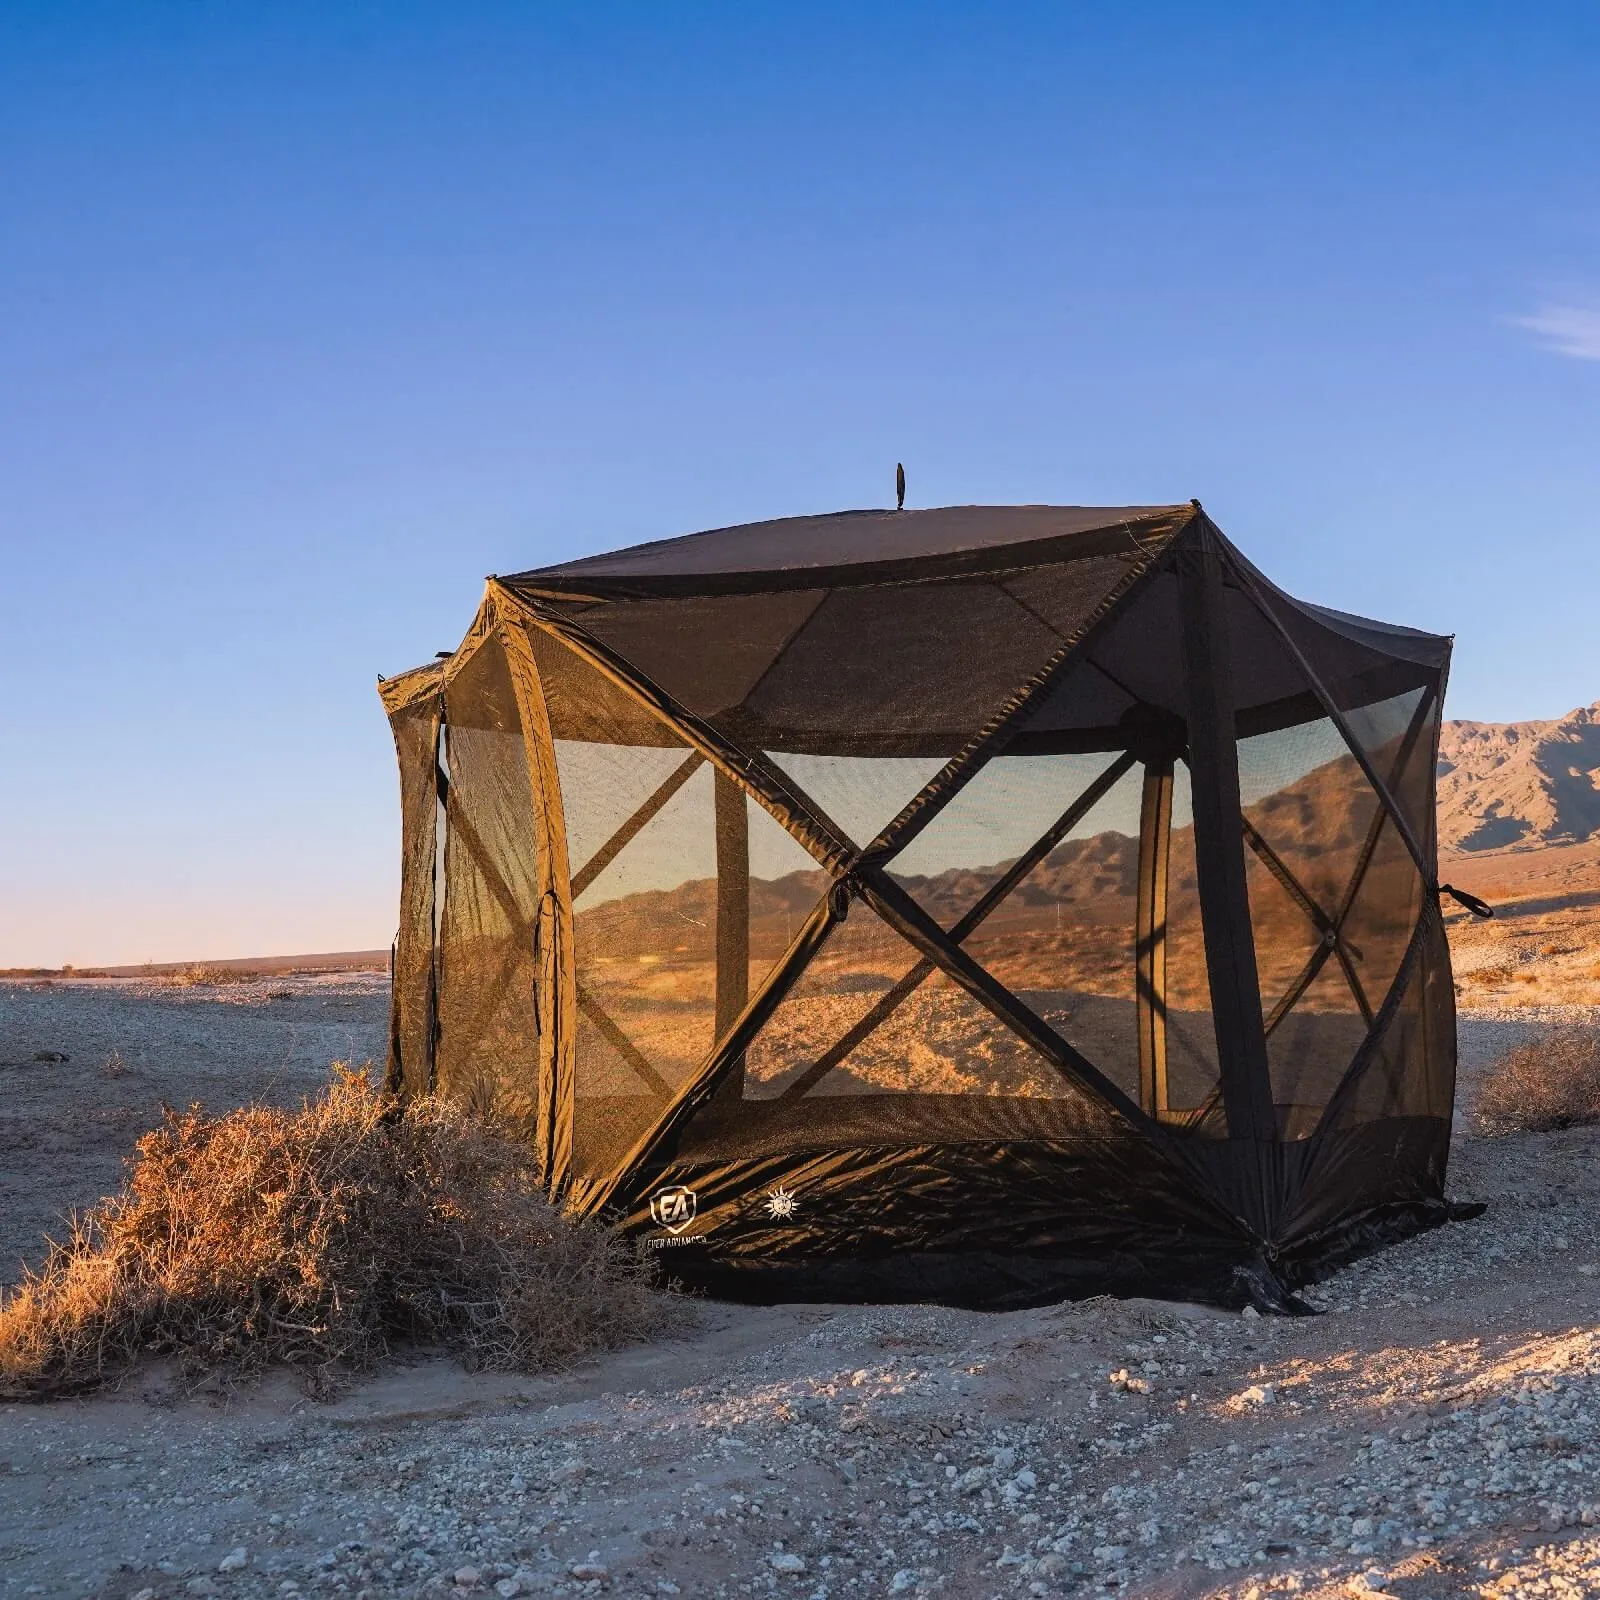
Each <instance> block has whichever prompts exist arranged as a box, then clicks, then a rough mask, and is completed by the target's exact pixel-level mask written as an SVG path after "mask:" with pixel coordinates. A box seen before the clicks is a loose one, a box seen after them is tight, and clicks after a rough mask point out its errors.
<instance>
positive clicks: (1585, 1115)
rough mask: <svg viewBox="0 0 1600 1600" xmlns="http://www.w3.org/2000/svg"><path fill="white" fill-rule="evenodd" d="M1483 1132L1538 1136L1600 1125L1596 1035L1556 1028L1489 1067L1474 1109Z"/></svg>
mask: <svg viewBox="0 0 1600 1600" xmlns="http://www.w3.org/2000/svg"><path fill="white" fill-rule="evenodd" d="M1473 1111H1474V1116H1475V1118H1476V1121H1477V1124H1478V1127H1479V1129H1480V1130H1481V1131H1482V1132H1484V1133H1490V1134H1497V1133H1542V1132H1547V1131H1548V1130H1550V1129H1553V1128H1571V1127H1576V1126H1577V1125H1578V1124H1579V1123H1584V1122H1600V1033H1596V1032H1595V1031H1593V1030H1592V1029H1589V1028H1559V1029H1557V1030H1555V1031H1554V1032H1552V1033H1550V1034H1547V1035H1546V1036H1545V1037H1544V1038H1543V1039H1539V1040H1535V1041H1534V1042H1532V1043H1530V1044H1522V1045H1518V1046H1516V1048H1515V1049H1512V1050H1508V1051H1506V1053H1505V1054H1504V1055H1503V1056H1501V1057H1500V1058H1499V1059H1498V1060H1497V1061H1495V1062H1493V1063H1492V1064H1491V1065H1490V1066H1489V1068H1488V1069H1487V1070H1486V1071H1485V1073H1484V1075H1483V1081H1482V1082H1481V1083H1480V1084H1479V1086H1478V1098H1477V1102H1476V1104H1475V1106H1474V1107H1473Z"/></svg>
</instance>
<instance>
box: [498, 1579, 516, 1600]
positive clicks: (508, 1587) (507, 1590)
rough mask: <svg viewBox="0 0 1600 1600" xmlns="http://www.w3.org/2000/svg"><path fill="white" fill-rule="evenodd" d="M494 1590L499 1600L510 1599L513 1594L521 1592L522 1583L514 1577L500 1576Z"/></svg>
mask: <svg viewBox="0 0 1600 1600" xmlns="http://www.w3.org/2000/svg"><path fill="white" fill-rule="evenodd" d="M494 1592H495V1593H496V1594H497V1595H499V1596H500V1600H511V1597H512V1596H513V1595H518V1594H521V1593H522V1585H521V1583H519V1582H518V1581H517V1579H515V1578H502V1579H501V1580H500V1581H499V1582H498V1583H497V1584H496V1585H495V1586H494Z"/></svg>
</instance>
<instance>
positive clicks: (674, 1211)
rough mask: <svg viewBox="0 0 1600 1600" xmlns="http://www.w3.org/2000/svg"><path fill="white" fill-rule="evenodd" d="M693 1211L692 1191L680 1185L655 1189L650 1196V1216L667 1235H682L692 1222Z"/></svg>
mask: <svg viewBox="0 0 1600 1600" xmlns="http://www.w3.org/2000/svg"><path fill="white" fill-rule="evenodd" d="M695 1209H696V1208H695V1198H694V1190H693V1189H685V1188H684V1187H683V1185H682V1184H678V1183H674V1184H671V1185H669V1186H668V1187H667V1188H665V1189H657V1190H656V1192H655V1193H654V1194H653V1195H651V1196H650V1216H651V1218H652V1220H653V1221H654V1222H656V1224H657V1225H658V1226H660V1227H663V1228H665V1229H666V1230H667V1232H668V1233H682V1232H683V1230H684V1229H685V1228H687V1227H688V1226H689V1224H690V1223H691V1222H693V1221H694V1214H695Z"/></svg>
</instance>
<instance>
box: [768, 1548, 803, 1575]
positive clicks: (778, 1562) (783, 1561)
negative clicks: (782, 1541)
mask: <svg viewBox="0 0 1600 1600" xmlns="http://www.w3.org/2000/svg"><path fill="white" fill-rule="evenodd" d="M767 1565H768V1566H769V1567H771V1568H772V1570H773V1571H774V1572H792V1573H800V1572H804V1571H805V1570H806V1558H805V1557H804V1556H797V1555H796V1554H795V1553H794V1551H793V1550H775V1551H774V1552H773V1553H772V1554H771V1555H770V1556H768V1557H767Z"/></svg>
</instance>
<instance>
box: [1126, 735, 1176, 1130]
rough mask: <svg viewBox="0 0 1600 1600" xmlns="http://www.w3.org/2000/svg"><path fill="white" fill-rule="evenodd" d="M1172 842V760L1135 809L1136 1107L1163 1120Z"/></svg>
mask: <svg viewBox="0 0 1600 1600" xmlns="http://www.w3.org/2000/svg"><path fill="white" fill-rule="evenodd" d="M1171 841H1172V761H1171V759H1170V758H1168V759H1166V760H1162V761H1153V762H1149V763H1147V764H1146V766H1145V769H1144V798H1143V802H1142V804H1141V806H1140V810H1139V903H1138V926H1137V932H1136V939H1137V945H1136V947H1135V970H1136V993H1137V997H1138V998H1137V1003H1138V1016H1139V1105H1140V1107H1141V1108H1142V1109H1143V1111H1144V1112H1145V1113H1146V1115H1148V1116H1151V1117H1154V1118H1155V1119H1156V1120H1157V1121H1158V1122H1159V1121H1165V1120H1166V1117H1167V1113H1168V1112H1169V1111H1170V1110H1171V1104H1170V1101H1169V1099H1168V1094H1167V868H1168V863H1169V859H1170V846H1171Z"/></svg>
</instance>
